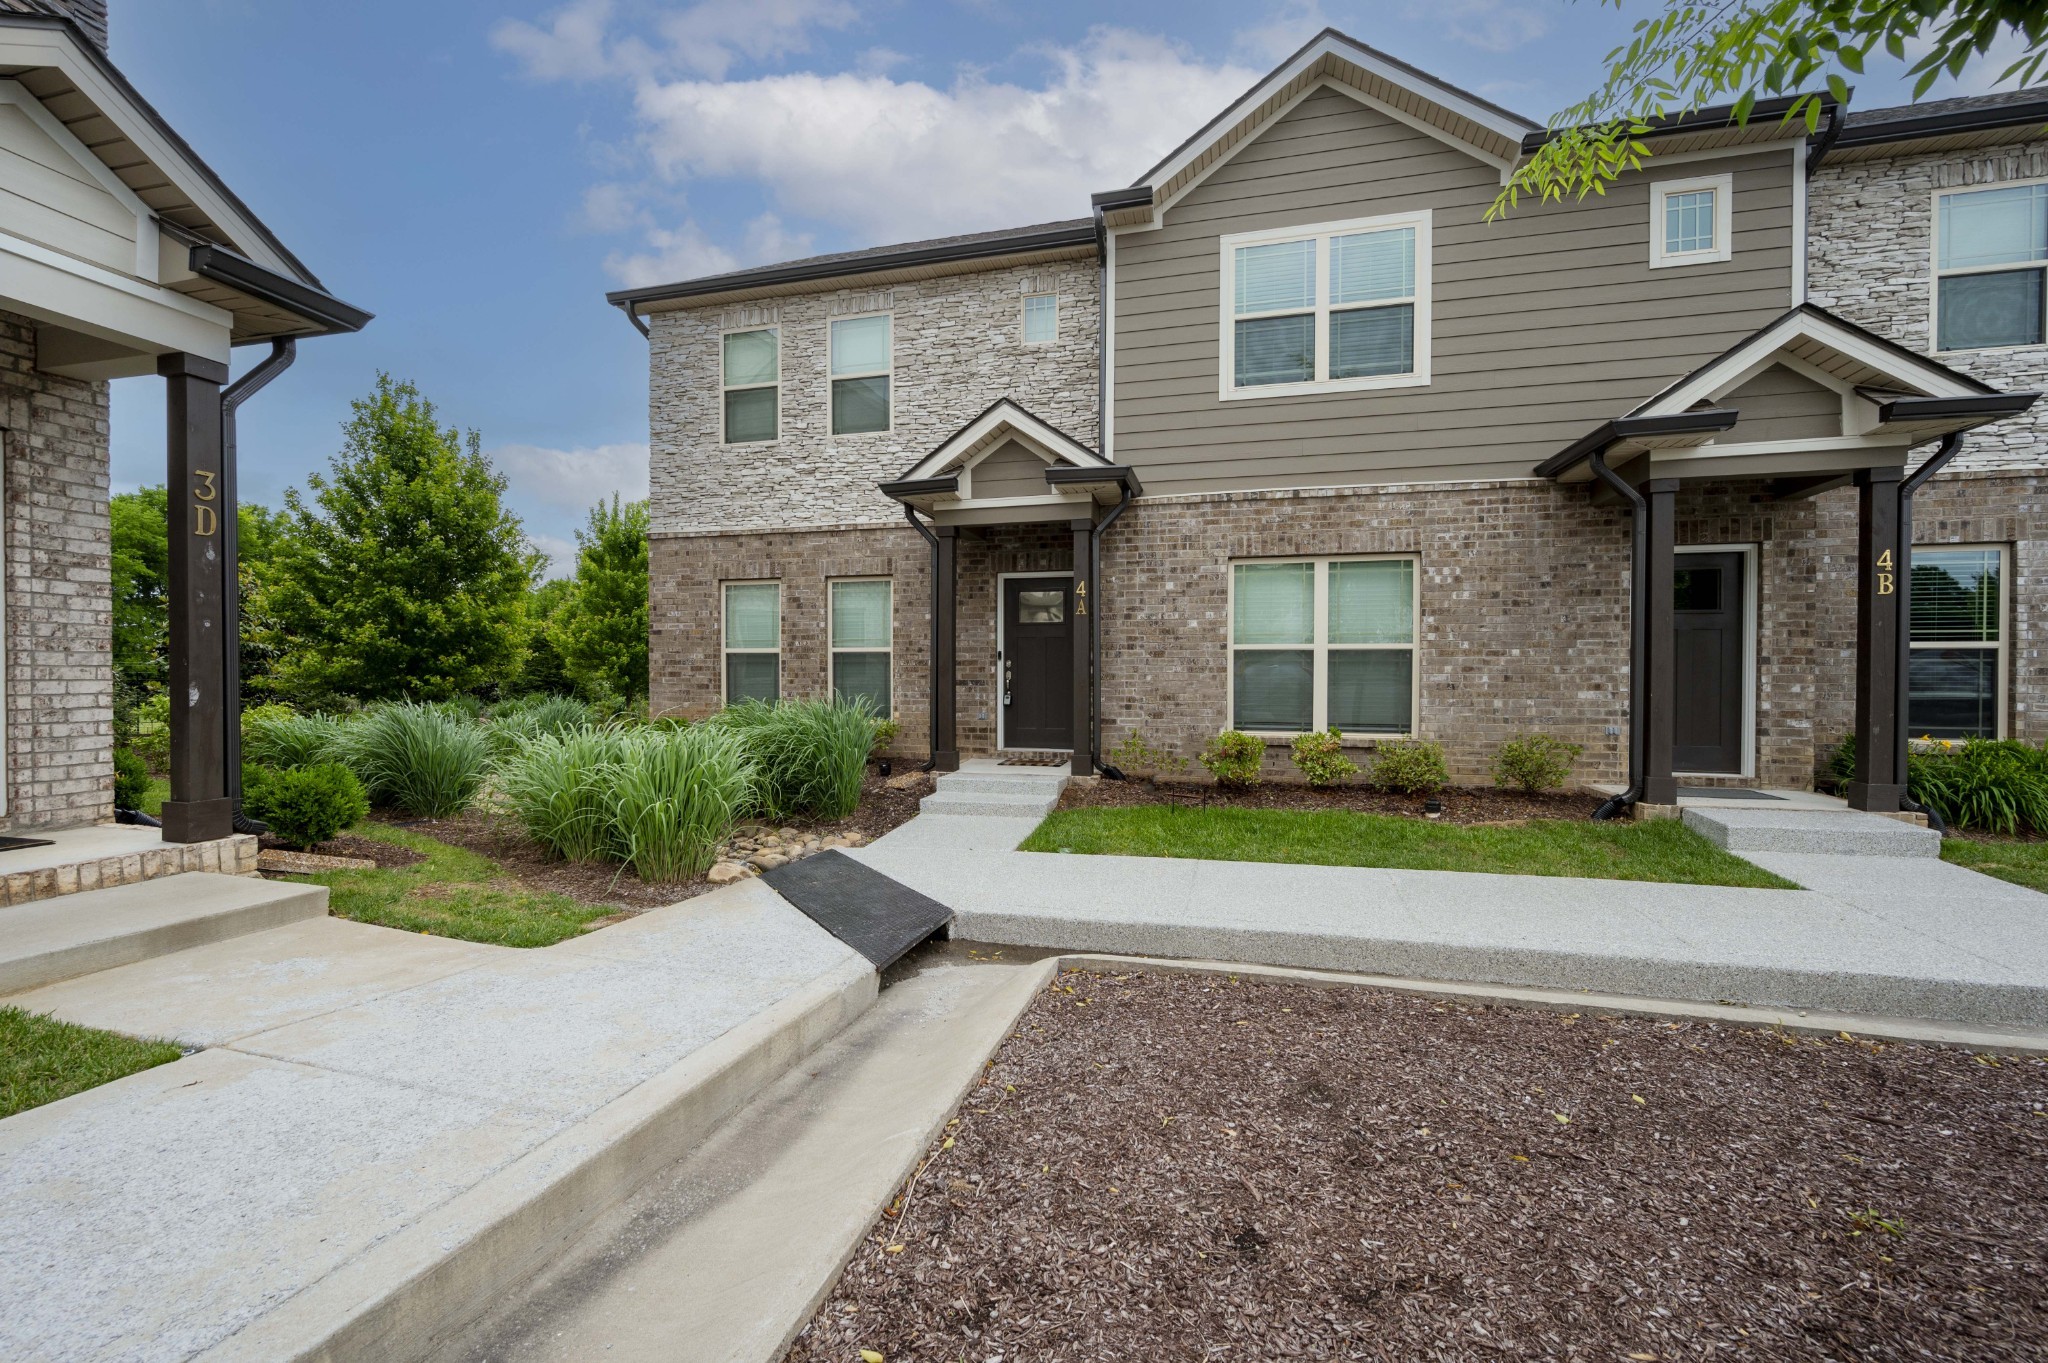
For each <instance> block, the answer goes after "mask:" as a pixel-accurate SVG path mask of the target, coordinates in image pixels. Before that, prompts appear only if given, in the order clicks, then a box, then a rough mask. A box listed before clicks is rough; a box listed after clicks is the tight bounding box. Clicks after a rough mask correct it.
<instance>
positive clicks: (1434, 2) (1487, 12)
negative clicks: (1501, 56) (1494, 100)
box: [1404, 0, 1550, 52]
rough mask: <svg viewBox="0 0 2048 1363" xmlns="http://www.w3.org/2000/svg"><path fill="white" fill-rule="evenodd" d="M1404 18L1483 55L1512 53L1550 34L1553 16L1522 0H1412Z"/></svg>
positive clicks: (1405, 8) (1406, 8)
mask: <svg viewBox="0 0 2048 1363" xmlns="http://www.w3.org/2000/svg"><path fill="white" fill-rule="evenodd" d="M1404 15H1405V17H1406V18H1408V19H1409V20H1411V21H1412V22H1415V23H1425V22H1426V23H1431V24H1436V25H1439V26H1441V27H1442V29H1443V31H1444V33H1445V35H1446V36H1448V37H1451V38H1454V39H1456V40H1457V41H1458V42H1461V43H1464V44H1466V45H1467V46H1469V47H1476V48H1478V49H1479V50H1480V51H1481V52H1512V51H1514V50H1515V49H1516V48H1518V47H1526V46H1528V45H1529V44H1530V43H1533V42H1535V41H1536V40H1537V39H1538V38H1541V37H1542V36H1544V35H1545V34H1546V33H1548V32H1550V16H1549V15H1548V14H1547V13H1546V12H1544V11H1543V10H1541V9H1539V8H1537V7H1536V6H1534V5H1529V4H1523V3H1520V0H1426V3H1419V2H1417V0H1411V3H1409V4H1407V5H1406V6H1405V7H1404Z"/></svg>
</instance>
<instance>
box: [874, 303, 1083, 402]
mask: <svg viewBox="0 0 2048 1363" xmlns="http://www.w3.org/2000/svg"><path fill="white" fill-rule="evenodd" d="M1034 298H1050V299H1051V300H1052V335H1050V336H1048V337H1046V338H1045V339H1044V340H1042V341H1034V340H1032V339H1030V337H1028V336H1027V335H1026V334H1025V326H1026V325H1027V323H1028V322H1029V320H1030V317H1031V300H1032V299H1034ZM892 334H893V333H892ZM1017 339H1018V341H1019V342H1020V343H1021V344H1023V345H1027V346H1030V347H1031V348H1032V349H1034V350H1036V349H1038V348H1039V347H1040V346H1049V345H1058V344H1059V340H1060V296H1059V295H1058V294H1056V293H1053V292H1051V291H1049V290H1040V291H1039V292H1037V293H1027V294H1025V295H1024V296H1023V297H1022V298H1020V299H1018V300H1017ZM890 414H891V415H892V416H893V415H894V414H895V407H894V405H893V404H892V405H891V407H890Z"/></svg>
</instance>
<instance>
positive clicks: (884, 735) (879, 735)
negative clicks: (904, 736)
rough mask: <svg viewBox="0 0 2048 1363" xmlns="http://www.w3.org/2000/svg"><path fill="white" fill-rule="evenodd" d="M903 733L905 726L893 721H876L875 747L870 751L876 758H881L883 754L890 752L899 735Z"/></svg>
mask: <svg viewBox="0 0 2048 1363" xmlns="http://www.w3.org/2000/svg"><path fill="white" fill-rule="evenodd" d="M902 732H903V726H902V725H901V724H898V723H897V722H896V721H895V720H893V719H878V720H876V721H875V745H874V746H873V747H872V748H870V749H868V751H869V752H870V753H871V754H873V755H874V756H876V757H880V756H881V755H882V754H883V753H886V752H888V751H889V749H890V748H892V747H893V746H895V743H896V737H897V735H898V734H901V733H902Z"/></svg>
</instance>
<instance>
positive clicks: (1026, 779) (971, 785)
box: [938, 771, 1067, 795]
mask: <svg viewBox="0 0 2048 1363" xmlns="http://www.w3.org/2000/svg"><path fill="white" fill-rule="evenodd" d="M938 784H939V789H940V790H943V791H947V792H950V793H957V794H961V795H1041V794H1043V793H1045V792H1046V791H1048V790H1050V791H1051V792H1052V793H1053V794H1054V795H1057V794H1059V793H1060V792H1061V791H1062V790H1065V789H1066V788H1067V777H1066V774H1065V773H1064V772H1061V773H1045V772H1041V773H1036V774H1033V775H1029V776H1024V775H1018V776H1010V775H1008V774H1000V775H999V774H997V773H995V772H985V771H949V772H947V773H946V774H945V775H944V776H941V777H940V778H939V783H938Z"/></svg>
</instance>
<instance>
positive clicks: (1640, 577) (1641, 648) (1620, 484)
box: [1589, 450, 1650, 821]
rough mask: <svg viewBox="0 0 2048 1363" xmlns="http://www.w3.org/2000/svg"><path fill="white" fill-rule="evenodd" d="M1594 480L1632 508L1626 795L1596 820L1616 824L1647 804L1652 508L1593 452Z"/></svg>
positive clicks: (1603, 453) (1612, 799)
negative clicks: (1623, 815) (1645, 730)
mask: <svg viewBox="0 0 2048 1363" xmlns="http://www.w3.org/2000/svg"><path fill="white" fill-rule="evenodd" d="M1589 463H1590V466H1591V468H1592V470H1593V476H1594V477H1595V478H1598V479H1599V480H1600V481H1601V482H1603V483H1605V484H1607V486H1608V487H1609V488H1611V489H1612V490H1613V491H1614V492H1615V493H1616V494H1618V495H1619V496H1620V497H1621V499H1622V500H1623V501H1625V502H1627V503H1628V505H1629V583H1628V592H1629V628H1628V789H1627V790H1624V791H1623V792H1622V793H1621V794H1619V795H1613V796H1609V797H1608V798H1607V800H1606V802H1605V803H1603V804H1602V805H1601V806H1600V808H1598V809H1596V810H1594V811H1593V817H1594V818H1595V819H1598V820H1603V821H1604V820H1607V819H1612V818H1614V817H1615V816H1616V815H1618V814H1620V813H1621V812H1622V811H1624V810H1628V809H1633V808H1635V804H1636V801H1638V800H1640V799H1642V798H1643V748H1644V739H1645V735H1644V733H1643V725H1642V715H1643V686H1644V684H1645V681H1646V677H1645V673H1646V671H1647V668H1648V663H1649V659H1648V656H1647V648H1646V645H1647V644H1648V642H1649V640H1648V639H1647V638H1646V637H1645V636H1646V635H1647V634H1648V633H1649V627H1650V598H1649V595H1648V593H1647V592H1645V591H1644V584H1645V583H1646V582H1647V581H1648V580H1649V575H1650V520H1649V505H1648V503H1646V502H1645V501H1644V500H1643V494H1642V493H1640V492H1638V491H1636V490H1635V488H1633V487H1631V486H1630V485H1629V482H1628V480H1627V479H1626V478H1623V477H1622V476H1621V475H1620V474H1618V473H1616V472H1615V471H1614V470H1613V469H1611V468H1609V467H1607V452H1606V451H1605V450H1595V451H1594V452H1593V454H1592V456H1591V459H1590V461H1589Z"/></svg>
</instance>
